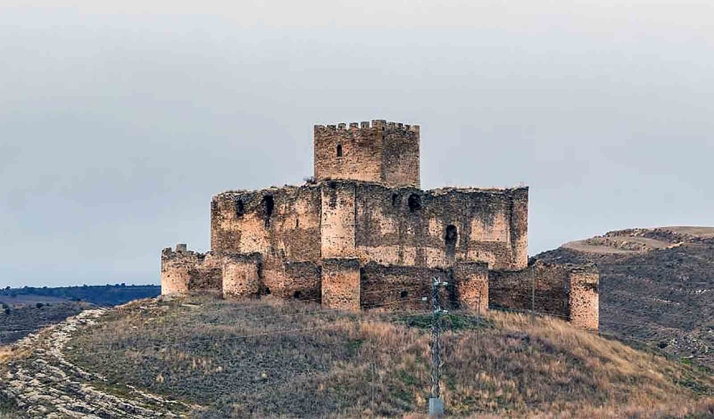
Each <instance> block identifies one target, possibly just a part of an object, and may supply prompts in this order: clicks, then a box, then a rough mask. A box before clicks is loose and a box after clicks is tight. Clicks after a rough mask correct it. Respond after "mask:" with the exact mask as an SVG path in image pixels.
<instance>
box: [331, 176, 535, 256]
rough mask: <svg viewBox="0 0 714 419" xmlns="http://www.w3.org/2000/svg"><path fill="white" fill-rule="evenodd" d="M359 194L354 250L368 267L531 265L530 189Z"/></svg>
mask: <svg viewBox="0 0 714 419" xmlns="http://www.w3.org/2000/svg"><path fill="white" fill-rule="evenodd" d="M355 188H356V189H355V201H356V208H355V210H356V211H355V217H356V219H355V244H356V247H357V255H358V257H360V259H362V260H363V261H370V260H373V261H376V262H377V263H381V264H394V265H410V266H411V265H414V266H422V267H446V266H452V265H453V264H454V263H455V262H458V261H470V262H477V261H482V262H487V263H488V264H489V266H490V268H491V269H509V270H516V269H522V268H524V267H525V266H526V265H527V242H528V231H527V225H528V224H527V217H528V214H527V206H528V189H527V188H516V189H452V188H447V189H437V190H433V191H420V190H418V189H413V188H399V189H390V188H385V187H383V186H381V185H376V184H370V183H355ZM323 205H324V203H323ZM447 236H448V237H447Z"/></svg>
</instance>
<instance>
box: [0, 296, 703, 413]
mask: <svg viewBox="0 0 714 419" xmlns="http://www.w3.org/2000/svg"><path fill="white" fill-rule="evenodd" d="M80 316H81V318H80V319H75V320H71V321H70V322H69V323H68V324H65V323H62V324H60V325H58V326H55V327H53V328H52V329H49V330H46V331H45V332H43V333H41V334H40V335H39V336H37V337H36V338H33V339H32V340H29V341H22V343H21V344H20V345H18V347H17V348H16V349H15V351H13V352H12V353H8V354H6V355H5V362H4V363H2V364H0V376H2V377H4V379H3V380H2V381H0V409H5V411H9V412H29V413H31V414H35V415H45V416H46V415H49V414H50V413H53V412H62V413H63V414H66V415H68V416H69V415H70V414H75V413H79V414H92V415H95V416H99V417H123V416H128V417H155V416H158V415H161V414H165V413H169V412H171V413H174V414H178V415H188V416H191V417H196V418H211V417H215V418H223V417H236V418H248V417H261V418H262V417H335V418H336V417H342V418H345V417H350V418H351V417H385V416H386V417H412V418H417V417H424V415H423V414H424V413H425V412H426V411H427V398H428V395H429V388H430V384H431V383H430V353H429V342H430V336H431V334H430V330H429V326H430V323H431V317H430V315H428V314H419V313H411V314H405V313H401V314H398V313H392V314H390V313H375V312H371V313H359V314H356V313H345V312H338V311H333V310H328V309H324V308H322V307H320V306H319V305H318V304H314V303H304V302H296V301H283V300H277V299H272V298H270V297H268V298H264V299H262V300H259V301H241V302H236V301H225V300H221V299H212V298H208V297H191V298H186V299H178V300H172V301H160V300H151V301H147V300H145V301H137V302H134V303H131V304H129V305H126V306H123V307H122V308H117V309H111V310H109V311H92V310H90V311H85V312H83V313H82V314H81V315H80ZM445 325H446V326H447V329H448V330H447V331H446V332H445V333H444V336H443V344H442V354H443V375H442V379H441V386H442V391H443V395H444V397H445V400H446V408H447V412H448V413H449V414H450V415H454V416H461V417H463V416H470V415H479V416H480V415H486V416H488V415H492V416H488V417H497V416H498V417H501V416H509V417H532V416H539V417H598V418H600V417H611V418H615V417H618V418H619V417H633V418H634V417H648V418H665V417H667V418H670V417H685V416H686V417H690V418H702V419H703V418H706V417H710V416H711V415H712V414H714V398H712V397H714V377H712V376H710V375H708V374H707V373H706V372H703V371H700V370H698V369H695V368H692V367H691V366H688V365H685V364H683V363H680V362H673V361H669V360H666V359H664V358H662V357H659V356H654V355H653V354H649V353H643V352H638V351H636V350H634V349H632V348H629V347H627V346H625V345H623V344H621V343H619V342H617V341H610V340H606V339H602V338H600V337H598V336H597V335H594V334H591V333H588V332H585V331H581V330H576V329H573V328H571V327H570V326H569V325H568V324H567V323H563V322H560V321H558V320H555V319H551V318H536V319H535V320H533V321H531V320H530V319H529V317H526V316H522V315H518V314H506V313H500V312H491V313H490V314H489V315H488V316H487V317H481V318H478V317H474V316H473V315H465V314H464V313H451V314H449V315H448V316H447V318H446V320H445ZM0 358H2V354H0ZM33 377H42V378H41V379H40V380H33ZM496 415H497V416H496Z"/></svg>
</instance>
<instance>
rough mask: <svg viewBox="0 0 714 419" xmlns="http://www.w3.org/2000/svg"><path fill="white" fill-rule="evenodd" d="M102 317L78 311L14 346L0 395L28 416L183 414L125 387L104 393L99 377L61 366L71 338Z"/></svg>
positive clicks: (167, 402) (177, 405)
mask: <svg viewBox="0 0 714 419" xmlns="http://www.w3.org/2000/svg"><path fill="white" fill-rule="evenodd" d="M105 312H106V310H104V309H97V310H87V311H84V312H82V313H80V314H79V315H77V316H75V317H70V318H68V319H67V320H65V321H64V322H62V323H59V324H56V325H54V326H50V327H48V328H46V329H43V330H42V331H40V332H39V333H37V334H32V335H29V336H27V337H26V338H24V339H22V340H20V341H19V342H17V343H15V344H14V345H13V348H14V349H13V351H12V352H11V355H10V356H9V357H8V359H7V360H6V361H4V363H5V364H6V365H5V366H2V367H1V369H0V374H1V378H2V379H1V380H0V393H2V394H3V396H4V397H5V398H7V399H10V400H12V401H13V402H14V403H15V404H16V406H17V407H18V408H19V410H21V411H23V412H26V413H23V416H25V415H26V416H28V417H41V418H122V417H131V418H154V417H179V416H180V415H181V413H182V412H186V411H187V410H189V409H190V406H186V405H184V404H183V403H180V402H177V401H172V400H167V399H164V398H161V397H158V396H155V395H152V394H148V393H144V392H142V391H140V390H138V389H135V388H132V387H130V386H122V387H121V388H119V387H115V388H113V390H114V391H113V392H112V393H111V394H110V393H108V392H106V390H103V389H105V388H108V387H109V386H108V385H107V384H106V379H105V378H104V377H102V376H100V375H97V374H93V373H91V372H88V371H84V370H82V369H81V368H79V367H77V366H76V365H73V364H72V363H70V362H69V361H67V359H66V358H65V357H64V355H63V353H62V351H63V350H64V348H65V345H66V344H67V342H68V341H69V340H70V338H71V337H72V333H73V332H75V331H76V330H77V329H78V328H80V327H83V326H86V325H91V324H93V323H94V322H95V321H96V319H97V318H98V317H99V316H101V315H102V314H104V313H105ZM119 394H120V395H119Z"/></svg>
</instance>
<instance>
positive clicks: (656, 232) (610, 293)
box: [535, 227, 714, 367]
mask: <svg viewBox="0 0 714 419" xmlns="http://www.w3.org/2000/svg"><path fill="white" fill-rule="evenodd" d="M535 258H536V259H541V260H544V261H551V262H573V263H585V262H594V263H596V264H597V265H598V267H599V269H600V332H601V333H604V334H608V333H609V334H611V335H612V336H614V337H617V338H619V339H622V340H624V341H626V342H629V343H631V344H634V345H637V344H642V343H644V344H646V345H648V346H649V347H650V348H653V349H655V350H658V351H661V352H662V353H664V354H668V355H671V356H673V357H677V358H683V359H684V360H685V362H696V363H701V364H704V365H708V366H709V367H714V228H712V227H661V228H636V229H627V230H620V231H612V232H609V233H607V234H605V235H602V236H597V237H593V238H590V239H586V240H579V241H575V242H570V243H566V244H564V245H563V246H562V247H560V248H558V249H555V250H551V251H548V252H544V253H541V254H540V255H537V256H536V257H535Z"/></svg>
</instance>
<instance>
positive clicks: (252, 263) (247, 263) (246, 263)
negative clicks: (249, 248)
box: [222, 253, 262, 298]
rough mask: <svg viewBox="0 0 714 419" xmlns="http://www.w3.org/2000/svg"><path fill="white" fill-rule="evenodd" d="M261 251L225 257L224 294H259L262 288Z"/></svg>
mask: <svg viewBox="0 0 714 419" xmlns="http://www.w3.org/2000/svg"><path fill="white" fill-rule="evenodd" d="M260 260H261V258H260V253H251V254H247V255H230V256H226V257H224V259H223V272H222V278H223V287H222V288H223V296H224V297H226V298H229V297H250V296H257V295H258V294H259V293H260V291H261V288H262V281H261V279H260Z"/></svg>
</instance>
